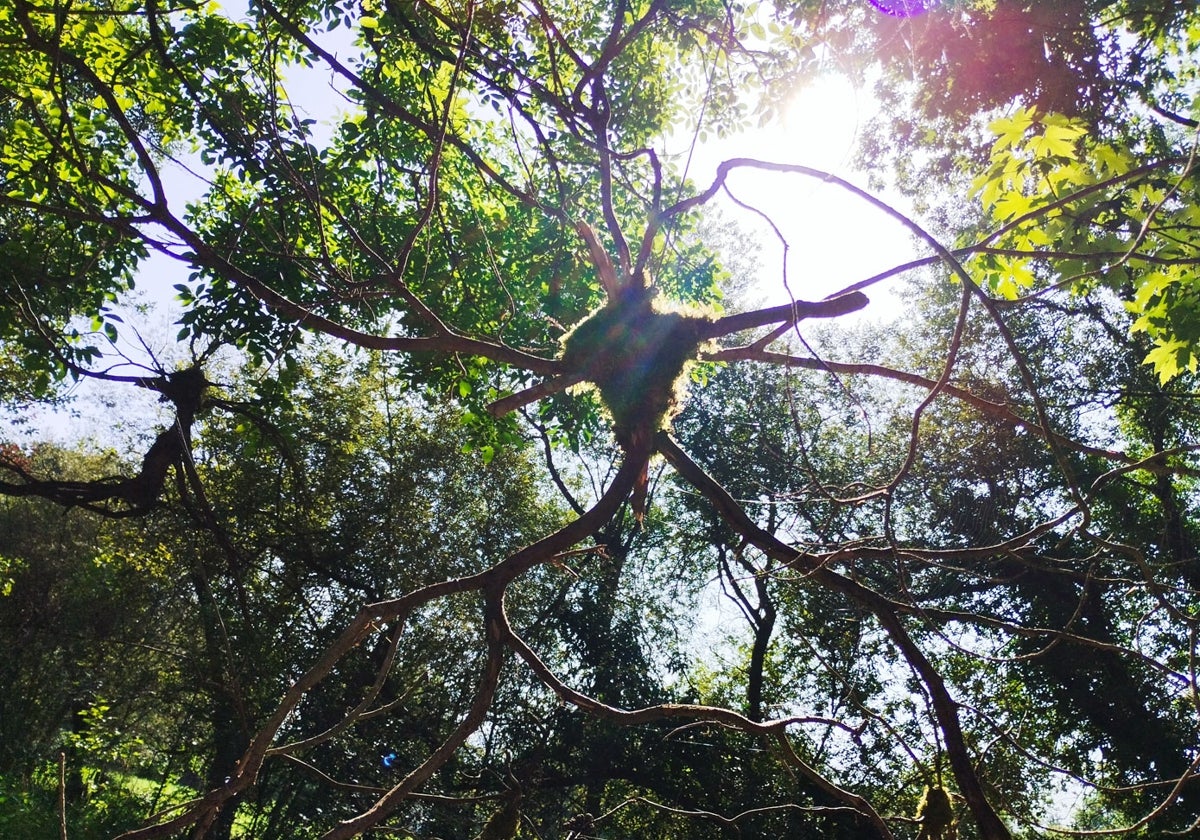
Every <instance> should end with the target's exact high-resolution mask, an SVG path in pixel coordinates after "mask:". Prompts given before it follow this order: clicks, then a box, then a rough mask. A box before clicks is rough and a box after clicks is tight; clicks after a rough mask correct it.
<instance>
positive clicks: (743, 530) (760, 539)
mask: <svg viewBox="0 0 1200 840" xmlns="http://www.w3.org/2000/svg"><path fill="white" fill-rule="evenodd" d="M658 450H659V451H660V452H661V453H662V454H663V455H664V456H665V457H666V459H667V461H668V462H670V464H671V466H673V467H674V468H675V469H676V470H677V471H678V472H679V474H680V475H681V476H683V478H684V479H686V480H687V481H688V482H690V483H691V484H692V485H693V486H694V487H696V489H697V490H699V491H700V493H701V494H702V495H703V496H704V497H705V498H707V499H708V500H709V502H710V503H711V504H712V505H713V506H714V507H715V508H716V509H717V511H718V513H719V514H720V515H721V516H722V517H723V518H724V519H725V521H726V523H728V524H729V525H730V526H731V527H733V528H734V529H735V530H736V531H737V532H738V533H740V534H741V535H742V536H744V537H746V538H747V539H748V540H750V542H752V543H753V544H754V545H755V546H756V547H757V548H758V549H759V550H761V551H763V552H764V553H766V554H768V555H770V556H772V557H774V558H776V559H778V560H780V561H782V562H784V563H786V564H787V565H789V566H792V567H796V568H799V569H801V570H802V571H804V572H805V573H806V574H807V575H808V576H809V577H810V578H811V579H812V580H815V581H816V582H817V583H819V584H821V585H823V586H826V587H828V588H830V589H833V590H835V591H837V592H840V593H841V594H843V595H845V596H846V597H848V598H850V599H851V600H853V601H855V602H856V603H858V604H859V605H860V606H862V607H863V608H865V609H867V610H869V611H870V612H871V613H873V614H874V615H875V617H876V618H877V619H878V620H879V623H880V624H881V625H882V626H883V628H884V629H885V630H886V631H887V633H888V635H889V636H890V637H891V638H892V641H893V642H894V643H895V644H896V646H897V647H898V648H900V651H901V653H903V655H904V658H905V660H906V661H907V662H908V663H909V664H910V665H911V666H912V667H913V669H914V670H916V672H917V673H918V674H919V675H920V677H921V681H922V682H923V683H924V684H925V688H926V690H928V691H929V694H930V696H931V698H932V700H933V706H934V713H935V715H936V718H937V721H938V725H939V726H940V727H941V730H942V734H943V736H944V737H945V740H946V751H947V753H948V754H949V757H950V766H951V767H952V769H953V770H954V777H955V780H956V781H957V783H958V787H959V790H960V791H962V794H963V796H964V797H965V798H966V800H967V805H968V806H969V807H970V809H971V812H972V813H973V814H974V816H975V819H976V821H977V822H978V824H979V828H980V830H981V832H982V836H983V837H984V838H985V840H1010V838H1011V835H1010V834H1009V831H1008V828H1007V827H1006V826H1005V825H1004V822H1003V820H1001V819H1000V817H999V815H997V814H996V811H995V810H994V809H993V808H992V806H991V804H990V803H989V802H988V800H987V796H986V794H985V793H984V790H983V785H982V783H981V782H980V780H979V776H978V774H977V773H976V772H975V766H974V761H973V760H972V758H971V753H970V750H969V749H968V747H967V743H966V739H965V737H964V735H963V732H962V727H961V725H960V724H959V720H958V704H957V703H956V702H955V701H954V699H953V698H952V697H951V696H950V692H949V690H948V689H947V687H946V683H945V681H944V680H943V679H942V676H941V674H940V673H939V672H938V670H937V668H936V667H934V665H933V663H932V662H931V661H930V660H929V659H928V657H926V656H925V654H924V652H922V651H921V649H920V648H919V647H918V646H917V644H916V643H915V642H914V641H913V639H912V637H911V636H910V635H909V633H908V631H907V629H905V627H904V624H903V622H902V621H901V620H900V617H899V615H898V614H897V611H896V609H895V606H894V605H893V604H892V602H891V601H889V600H888V599H887V598H885V597H884V596H883V595H881V594H879V593H878V592H875V591H874V590H872V589H868V588H867V587H866V586H863V585H862V584H860V583H857V582H856V581H853V580H851V579H849V578H847V577H845V576H843V575H840V574H838V573H837V572H834V571H833V570H832V569H830V568H828V566H825V565H818V564H816V563H814V562H813V560H812V558H810V557H807V556H805V555H804V554H801V553H799V552H797V551H796V550H795V549H793V548H792V547H791V546H789V545H787V544H786V543H784V542H782V541H781V540H779V539H778V538H776V537H775V536H773V535H772V534H770V533H768V532H766V531H764V530H763V529H762V528H760V527H758V525H756V524H755V523H754V521H753V520H752V519H750V517H749V516H748V515H747V514H746V512H745V511H744V510H743V509H742V507H741V505H739V504H738V503H737V501H735V500H734V498H733V497H732V496H730V495H729V493H728V492H727V491H726V490H725V488H723V487H722V486H721V485H720V484H718V483H717V482H716V481H714V480H713V479H712V478H711V477H710V476H709V475H708V474H707V473H705V472H704V470H703V469H702V468H701V467H700V466H699V465H698V464H697V463H696V462H695V461H693V460H692V459H691V458H690V457H688V455H687V453H685V452H684V451H683V450H682V449H680V448H679V447H678V445H677V444H676V443H675V442H674V441H673V440H671V438H670V437H669V436H668V435H667V434H666V433H660V434H659V436H658Z"/></svg>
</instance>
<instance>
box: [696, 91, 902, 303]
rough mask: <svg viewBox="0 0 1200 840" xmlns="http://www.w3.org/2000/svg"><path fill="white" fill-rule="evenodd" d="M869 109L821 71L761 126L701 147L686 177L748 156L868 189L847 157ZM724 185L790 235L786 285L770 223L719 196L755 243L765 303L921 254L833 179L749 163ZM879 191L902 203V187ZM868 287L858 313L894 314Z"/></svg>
mask: <svg viewBox="0 0 1200 840" xmlns="http://www.w3.org/2000/svg"><path fill="white" fill-rule="evenodd" d="M876 108H877V106H876V104H875V102H874V101H873V99H872V98H871V96H870V95H869V93H867V92H866V91H861V90H858V89H856V88H855V87H854V86H853V85H852V84H851V83H850V82H848V81H847V80H845V79H843V78H841V77H837V76H827V77H823V78H821V79H820V80H818V81H817V82H816V83H814V84H812V85H810V86H809V87H807V88H805V89H804V90H802V91H800V92H799V93H797V94H796V95H795V96H794V97H793V98H792V101H791V102H790V103H789V104H788V106H787V107H786V108H785V109H784V111H783V113H782V115H781V117H780V118H779V119H776V120H774V121H772V122H771V123H769V124H768V125H766V126H765V127H762V128H758V129H755V130H753V131H750V132H747V133H746V134H743V135H737V136H734V137H729V138H725V139H723V140H715V141H712V140H710V141H709V142H708V143H705V144H703V145H702V146H700V147H699V148H698V149H697V151H696V154H695V155H694V157H693V160H692V165H691V169H690V172H691V177H692V179H693V180H694V181H695V182H696V183H697V184H698V185H707V184H709V183H711V181H712V178H713V176H714V174H715V172H716V167H717V165H718V164H719V163H720V162H721V161H723V160H727V159H730V158H735V157H752V158H757V159H760V160H766V161H771V162H776V163H790V164H801V165H804V166H808V167H812V168H814V169H821V170H825V171H827V172H830V173H831V174H834V175H837V176H839V177H841V178H844V179H845V180H847V181H849V182H851V183H853V184H855V185H856V186H859V187H863V188H865V187H866V186H867V183H866V181H867V179H866V176H865V175H864V174H863V173H860V172H856V171H855V170H854V168H853V166H852V163H853V157H854V147H855V144H856V142H857V139H858V136H859V133H860V131H861V130H862V127H863V125H864V124H865V123H866V121H867V120H869V119H870V117H871V116H872V115H873V114H874V113H875V111H876ZM727 184H728V185H729V188H730V191H731V192H732V193H733V194H734V196H736V198H737V199H738V200H739V201H740V202H742V203H743V204H748V205H750V206H752V207H753V208H755V210H758V211H760V212H761V213H763V214H765V215H766V216H768V217H769V218H770V219H771V221H772V222H773V223H774V225H775V227H776V228H778V231H779V233H780V234H782V236H783V237H784V238H785V239H786V240H787V244H788V249H787V254H788V261H787V281H788V282H787V286H788V287H790V290H789V288H786V287H785V286H784V282H783V270H782V267H783V257H784V247H783V244H782V242H781V241H780V239H779V236H778V235H777V234H776V233H775V231H774V230H772V228H771V225H770V224H768V223H767V222H766V221H765V220H763V219H762V218H761V217H760V216H758V215H757V214H756V213H754V212H751V211H748V210H745V209H744V208H741V207H738V206H737V205H736V204H734V203H733V202H732V201H730V200H729V199H728V198H725V197H722V198H721V200H720V202H719V204H718V206H720V207H721V210H722V212H723V213H725V214H726V215H728V216H729V217H730V218H733V219H735V220H736V221H737V222H738V223H739V225H741V226H743V227H744V228H745V229H746V230H747V232H749V233H751V234H752V235H754V237H755V238H756V240H757V241H758V242H759V243H760V245H761V248H762V271H761V276H760V281H759V283H758V285H757V291H758V292H759V293H760V294H761V295H762V296H763V299H764V303H766V304H767V305H772V304H778V303H786V302H787V301H788V300H789V299H790V298H791V296H794V297H795V298H797V299H802V300H818V299H820V298H823V297H826V296H828V295H830V294H834V293H836V292H838V291H840V290H842V289H844V288H845V287H847V286H849V285H850V284H852V283H855V282H857V281H860V280H863V279H866V278H868V277H870V276H872V275H874V274H876V273H878V272H881V271H884V270H886V269H888V268H891V267H893V266H895V265H898V264H900V263H903V262H906V261H907V260H910V259H913V258H914V257H916V256H918V255H919V248H918V246H917V245H915V244H914V243H913V242H912V238H911V236H910V234H909V233H908V231H906V230H905V229H904V228H903V227H901V225H900V224H899V223H898V222H896V221H895V220H894V219H890V218H888V217H887V216H885V215H884V214H883V212H882V211H880V210H878V209H876V208H873V207H871V206H870V205H868V204H866V203H864V202H863V201H862V199H860V198H857V197H855V196H853V195H851V194H850V193H848V192H846V191H845V190H843V189H841V188H840V187H837V186H836V185H833V184H828V183H823V182H820V181H817V180H815V179H813V178H807V177H804V176H801V175H781V174H779V173H775V172H761V171H753V170H736V171H735V172H734V173H732V174H731V175H730V177H729V178H728V180H727ZM876 194H877V195H878V193H876ZM880 197H882V198H883V199H884V200H886V201H888V202H889V203H891V204H892V205H893V206H896V207H898V208H899V209H901V210H904V209H905V208H906V207H907V205H908V202H907V201H906V200H905V199H904V198H902V197H900V196H896V195H888V194H883V195H881V196H880ZM867 294H868V296H869V297H871V298H872V305H871V306H869V307H868V308H867V309H866V310H864V313H863V315H864V316H865V317H869V318H875V319H890V318H891V317H894V315H895V314H896V312H897V308H898V303H897V300H896V298H895V297H894V296H893V295H891V294H890V293H889V289H888V287H887V286H886V285H885V286H880V287H877V288H874V289H871V290H868V292H867Z"/></svg>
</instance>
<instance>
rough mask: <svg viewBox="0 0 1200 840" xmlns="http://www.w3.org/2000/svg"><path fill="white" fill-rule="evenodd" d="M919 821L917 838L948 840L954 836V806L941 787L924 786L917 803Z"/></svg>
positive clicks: (921, 839)
mask: <svg viewBox="0 0 1200 840" xmlns="http://www.w3.org/2000/svg"><path fill="white" fill-rule="evenodd" d="M917 820H918V821H919V822H920V823H921V831H920V833H919V834H918V835H917V837H918V840H949V838H950V837H953V836H954V806H953V804H952V803H951V802H950V794H948V793H946V789H945V788H943V787H940V786H939V787H926V788H925V790H924V791H923V792H922V793H921V802H920V803H919V804H918V805H917Z"/></svg>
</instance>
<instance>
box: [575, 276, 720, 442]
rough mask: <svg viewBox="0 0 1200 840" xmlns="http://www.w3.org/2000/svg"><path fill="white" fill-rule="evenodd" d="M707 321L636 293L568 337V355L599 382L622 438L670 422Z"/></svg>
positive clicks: (600, 312)
mask: <svg viewBox="0 0 1200 840" xmlns="http://www.w3.org/2000/svg"><path fill="white" fill-rule="evenodd" d="M707 323H708V319H707V318H706V317H704V316H702V315H699V314H696V313H688V312H663V311H659V310H658V309H657V308H656V306H655V304H654V302H653V301H652V300H651V299H650V298H649V296H646V295H636V296H630V297H628V298H623V299H621V300H620V301H618V302H616V303H611V302H610V303H609V304H607V305H605V306H603V307H601V308H600V309H597V310H596V311H595V312H593V313H592V314H590V315H589V316H588V317H586V318H584V319H583V320H582V321H580V322H579V323H578V324H577V325H576V326H575V328H574V329H572V330H571V332H570V333H568V334H567V335H566V336H565V337H564V338H563V355H562V358H563V361H564V362H565V363H566V364H567V365H568V367H569V368H570V369H571V370H573V371H577V372H579V373H581V374H582V375H583V376H584V378H585V379H586V380H587V381H588V382H592V383H594V384H595V385H596V387H597V388H598V389H599V391H600V398H601V400H602V401H603V403H604V406H605V408H607V409H608V411H609V412H610V413H611V414H612V418H613V427H614V431H615V433H616V436H617V441H618V442H619V443H621V444H622V445H623V446H628V444H629V440H630V437H631V435H632V434H633V433H634V431H635V430H640V429H645V430H648V431H657V430H658V429H660V428H665V427H666V426H667V424H668V423H669V422H670V418H671V415H672V414H673V412H674V409H675V407H676V405H677V402H678V395H679V394H678V389H679V384H680V381H681V379H682V377H683V374H684V372H685V371H686V370H687V365H688V363H689V362H691V361H693V360H694V359H695V358H696V354H697V351H698V349H699V346H700V342H701V340H702V333H703V327H704V325H705V324H707Z"/></svg>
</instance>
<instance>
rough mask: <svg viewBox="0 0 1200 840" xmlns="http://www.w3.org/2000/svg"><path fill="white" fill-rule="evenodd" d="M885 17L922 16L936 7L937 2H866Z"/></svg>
mask: <svg viewBox="0 0 1200 840" xmlns="http://www.w3.org/2000/svg"><path fill="white" fill-rule="evenodd" d="M867 2H869V3H870V4H871V5H872V6H874V7H875V8H876V9H878V10H879V11H881V12H883V13H884V14H885V15H891V16H892V17H912V16H913V15H919V14H924V13H925V12H928V11H929V10H930V9H932V8H933V7H934V6H936V5H937V2H938V0H867Z"/></svg>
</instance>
